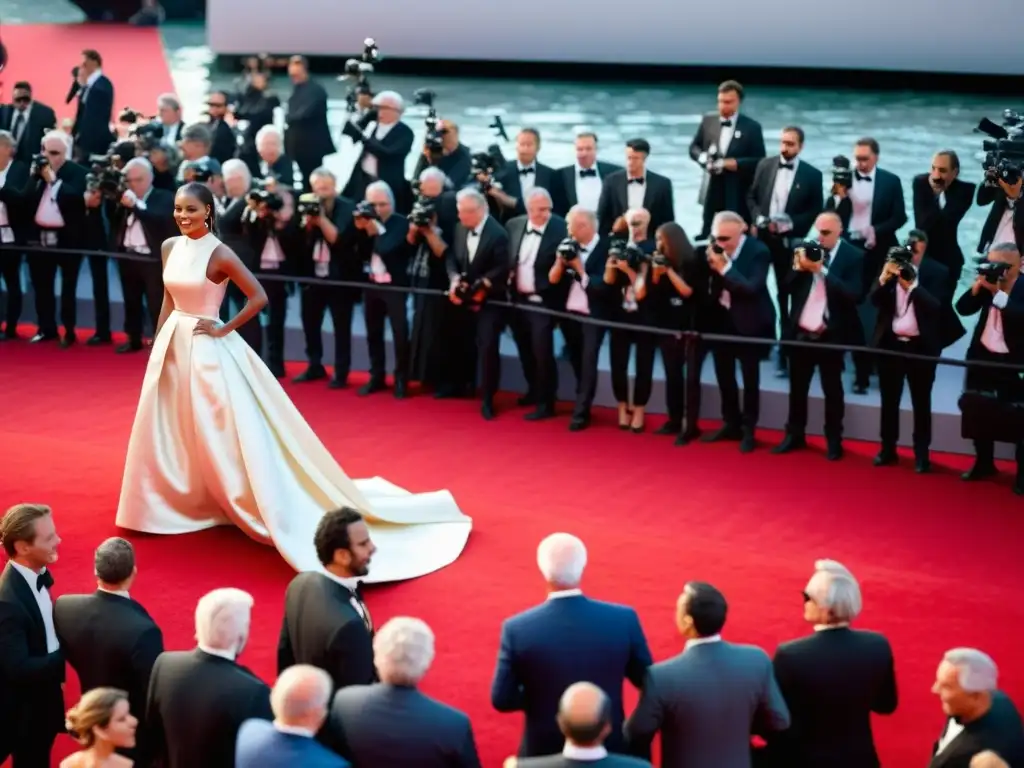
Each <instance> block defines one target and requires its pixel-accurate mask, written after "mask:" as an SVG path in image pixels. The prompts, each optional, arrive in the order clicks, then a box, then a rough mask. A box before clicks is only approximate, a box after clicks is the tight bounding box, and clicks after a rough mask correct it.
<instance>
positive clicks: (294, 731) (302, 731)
mask: <svg viewBox="0 0 1024 768" xmlns="http://www.w3.org/2000/svg"><path fill="white" fill-rule="evenodd" d="M274 729H275V730H276V731H278V732H280V733H288V734H291V735H292V736H305V737H306V738H309V739H312V738H313V737H314V736H316V734H315V733H313V732H312V731H311V730H309V728H302V727H301V726H298V725H287V724H286V723H279V722H277V721H276V720H275V721H274Z"/></svg>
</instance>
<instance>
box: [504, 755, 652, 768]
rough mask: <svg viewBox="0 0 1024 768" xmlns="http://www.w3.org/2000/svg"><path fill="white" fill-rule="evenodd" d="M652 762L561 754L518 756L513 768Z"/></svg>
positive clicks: (629, 766)
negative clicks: (583, 758)
mask: <svg viewBox="0 0 1024 768" xmlns="http://www.w3.org/2000/svg"><path fill="white" fill-rule="evenodd" d="M650 765H651V764H650V763H649V762H647V761H646V760H641V759H640V758H639V757H628V756H626V755H611V754H609V755H607V756H605V757H602V758H599V759H597V760H575V759H573V758H570V757H565V756H563V755H561V754H554V755H545V756H544V757H517V758H515V760H514V762H513V763H512V768H591V767H592V768H645V766H646V768H650Z"/></svg>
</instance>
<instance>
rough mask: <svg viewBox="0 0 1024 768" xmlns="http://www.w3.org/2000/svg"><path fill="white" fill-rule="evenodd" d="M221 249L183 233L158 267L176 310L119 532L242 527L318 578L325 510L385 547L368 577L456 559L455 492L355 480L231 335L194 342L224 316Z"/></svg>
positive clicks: (462, 524) (153, 363)
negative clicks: (214, 277) (211, 273)
mask: <svg viewBox="0 0 1024 768" xmlns="http://www.w3.org/2000/svg"><path fill="white" fill-rule="evenodd" d="M219 244H220V241H219V240H218V239H217V238H216V237H215V236H214V235H212V234H207V235H206V236H204V237H202V238H199V239H195V240H193V239H191V238H188V237H181V238H179V239H178V241H177V242H176V243H175V245H174V247H173V249H172V250H171V253H170V254H169V256H168V259H167V265H166V268H165V269H164V286H165V287H166V289H167V292H168V293H169V294H170V295H171V298H173V299H174V307H175V308H174V311H173V312H172V313H171V315H170V317H169V318H168V319H167V321H166V322H165V323H164V326H163V328H161V329H160V333H159V334H157V337H156V339H155V340H154V342H153V349H152V352H151V355H150V358H149V363H148V365H147V366H146V375H145V378H144V380H143V382H142V395H141V397H140V398H139V408H138V411H137V413H136V415H135V423H134V425H133V426H132V434H131V439H130V440H129V442H128V456H127V459H126V461H125V469H124V480H123V483H122V486H121V499H120V502H119V503H118V508H117V524H118V525H119V526H121V527H123V528H128V529H130V530H134V531H143V532H145V533H157V534H178V533H191V532H193V531H201V530H204V529H206V528H212V527H213V526H217V525H236V526H238V527H239V528H241V529H242V530H243V531H244V532H245V533H246V534H247V535H249V536H250V537H251V538H253V539H255V540H256V541H258V542H260V543H262V544H270V545H273V546H275V547H276V548H277V550H278V552H280V553H281V555H282V557H284V559H285V560H286V561H287V562H288V563H289V564H290V565H291V566H292V567H293V568H295V569H296V570H297V571H311V570H322V569H321V565H320V562H319V560H318V559H317V556H316V551H315V548H314V545H313V534H314V531H315V530H316V527H317V523H319V521H320V519H321V517H322V516H323V513H324V512H325V511H327V510H328V509H333V508H337V507H341V506H351V507H355V508H356V509H358V510H359V511H360V512H362V513H363V515H365V517H366V521H367V523H368V525H369V527H370V535H371V538H372V539H373V540H374V543H375V544H376V545H377V553H376V554H375V555H374V558H373V562H372V563H371V565H370V573H369V575H368V576H367V577H366V578H365V579H364V581H368V582H384V581H400V580H403V579H411V578H415V577H417V576H422V575H424V574H427V573H431V572H432V571H436V570H438V569H440V568H443V567H445V566H446V565H448V564H450V563H452V562H454V561H455V559H456V558H458V556H459V554H460V553H461V552H462V549H463V548H464V547H465V545H466V540H467V539H468V538H469V532H470V528H471V527H472V520H470V518H468V517H467V516H465V515H464V514H463V513H462V512H461V511H460V510H459V507H458V505H457V504H456V503H455V499H454V498H453V497H452V495H451V494H450V493H449V492H448V491H436V492H433V493H417V494H412V493H409V492H407V491H405V490H403V489H401V488H399V487H397V486H395V485H392V484H391V483H389V482H387V481H386V480H383V479H382V478H379V477H375V478H373V479H370V480H355V481H353V480H350V479H349V478H348V476H347V475H346V474H345V473H344V472H343V471H342V469H341V467H339V466H338V464H337V462H335V460H334V458H333V457H332V456H331V454H330V453H328V451H327V449H326V448H325V447H324V445H323V443H321V442H320V440H319V438H317V436H316V434H314V432H313V430H312V429H311V428H310V426H309V425H308V424H307V423H306V421H305V419H303V418H302V415H301V414H300V413H299V411H298V409H297V408H296V407H295V405H294V404H293V403H292V401H291V400H290V399H289V398H288V396H287V395H286V394H285V392H284V390H283V389H282V388H281V385H280V384H279V383H278V381H277V379H275V378H274V376H273V375H272V374H271V373H270V371H269V370H268V369H267V367H266V365H264V363H263V361H262V360H261V359H260V358H259V356H258V355H257V354H256V353H255V352H253V350H252V349H251V348H250V347H249V345H248V344H246V342H245V341H244V340H243V339H242V337H241V336H239V335H238V334H237V333H229V334H228V335H227V336H224V337H222V338H214V337H212V336H206V335H201V336H194V335H193V333H192V331H193V328H194V327H195V324H196V322H197V321H198V320H199V319H200V318H210V319H213V320H217V319H218V315H219V312H220V306H221V301H222V300H223V298H224V291H225V289H226V287H227V281H225V282H224V283H221V284H219V285H218V284H215V283H213V282H211V281H210V280H209V279H208V278H207V276H206V270H207V266H208V264H209V262H210V257H211V255H212V254H213V251H214V249H215V248H216V247H217V246H218V245H219Z"/></svg>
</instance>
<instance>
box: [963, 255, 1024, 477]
mask: <svg viewBox="0 0 1024 768" xmlns="http://www.w3.org/2000/svg"><path fill="white" fill-rule="evenodd" d="M1020 266H1021V253H1020V248H1019V247H1018V246H1017V245H1016V244H1015V243H1010V242H1004V243H997V244H996V245H994V246H992V249H991V250H990V251H989V252H988V256H987V259H986V261H985V262H983V263H982V265H981V266H980V267H979V268H978V277H977V278H976V279H975V281H974V284H973V285H972V286H971V289H970V290H969V291H967V292H966V293H964V294H963V295H962V296H961V297H960V299H959V301H957V303H956V309H957V311H958V312H959V313H960V314H961V315H964V316H967V315H973V314H978V315H979V317H978V324H977V325H976V326H975V329H974V337H973V338H972V339H971V345H970V347H968V349H967V355H966V359H967V360H978V361H986V362H997V363H1013V364H1018V365H1020V364H1021V363H1022V362H1024V283H1022V282H1021V281H1020V280H1019V278H1020ZM964 390H965V394H964V398H965V399H966V398H967V396H968V395H969V394H970V393H986V394H988V395H989V396H991V395H994V396H995V399H996V400H997V401H998V402H1001V403H1011V402H1016V403H1020V402H1021V401H1024V387H1022V384H1021V378H1020V374H1019V372H1018V371H1015V370H1011V369H1000V368H985V367H980V366H977V367H969V368H968V369H967V375H966V377H965V381H964ZM964 402H965V400H964V399H962V400H961V404H962V405H961V407H963V403H964ZM986 410H988V411H989V413H991V411H992V410H994V409H993V408H992V406H991V405H990V406H989V407H988V409H986ZM989 413H986V414H985V415H986V416H989ZM979 415H980V414H979ZM963 419H964V427H965V428H964V430H963V431H964V433H965V434H964V436H965V437H968V436H969V435H968V432H971V433H973V434H974V435H975V438H974V455H975V459H974V466H973V467H971V469H970V470H968V471H967V472H965V473H964V475H963V479H964V480H983V479H985V478H988V477H992V476H993V475H995V474H996V465H995V441H996V439H998V436H999V435H998V433H999V432H1000V426H1001V425H1000V424H999V423H994V424H993V423H991V417H990V418H988V419H985V420H984V423H982V420H981V419H973V420H970V423H968V416H967V413H965V414H964V416H963ZM1007 421H1008V420H1007ZM968 428H969V429H968ZM979 433H980V435H984V437H981V436H979ZM1009 437H1012V438H1014V442H1016V445H1017V453H1016V459H1017V478H1016V480H1015V482H1014V485H1013V492H1014V493H1016V494H1018V495H1024V435H1020V434H1015V435H1009Z"/></svg>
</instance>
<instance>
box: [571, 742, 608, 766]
mask: <svg viewBox="0 0 1024 768" xmlns="http://www.w3.org/2000/svg"><path fill="white" fill-rule="evenodd" d="M562 757H565V758H568V759H569V760H581V761H585V762H592V761H594V760H604V759H605V758H606V757H608V750H607V749H605V748H604V747H602V746H600V745H598V746H596V747H578V746H576V745H575V744H570V743H569V742H568V741H567V742H565V746H564V747H562Z"/></svg>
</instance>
